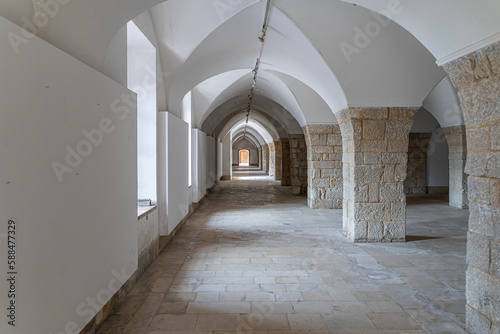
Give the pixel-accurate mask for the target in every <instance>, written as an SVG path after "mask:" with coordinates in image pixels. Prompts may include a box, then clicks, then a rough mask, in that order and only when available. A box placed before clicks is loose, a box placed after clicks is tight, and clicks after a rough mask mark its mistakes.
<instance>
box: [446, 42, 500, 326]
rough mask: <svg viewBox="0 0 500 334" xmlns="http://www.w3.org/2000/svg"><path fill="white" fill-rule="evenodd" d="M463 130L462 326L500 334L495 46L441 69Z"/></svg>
mask: <svg viewBox="0 0 500 334" xmlns="http://www.w3.org/2000/svg"><path fill="white" fill-rule="evenodd" d="M443 67H444V69H445V71H446V72H447V73H448V76H449V77H450V79H451V81H452V82H453V84H454V85H455V87H456V88H457V93H458V97H459V99H460V104H461V106H462V111H463V113H464V120H465V124H466V126H467V132H466V134H467V164H466V168H465V172H466V173H467V174H469V180H468V192H469V207H470V218H469V234H468V241H467V264H468V265H469V266H468V269H467V287H466V296H467V303H466V326H467V330H468V331H469V332H470V333H499V332H500V42H497V43H495V44H492V45H489V46H487V47H485V48H483V49H481V50H478V51H476V52H473V53H471V54H468V55H466V56H464V57H461V58H459V59H457V60H453V61H451V62H449V63H447V64H445V65H444V66H443Z"/></svg>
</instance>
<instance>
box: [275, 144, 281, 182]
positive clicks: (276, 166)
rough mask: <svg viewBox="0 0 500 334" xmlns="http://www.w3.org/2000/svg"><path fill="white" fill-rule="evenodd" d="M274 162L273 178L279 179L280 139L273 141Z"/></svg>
mask: <svg viewBox="0 0 500 334" xmlns="http://www.w3.org/2000/svg"><path fill="white" fill-rule="evenodd" d="M274 154H275V157H274V163H275V174H274V176H275V179H276V181H279V180H281V177H282V169H283V165H282V164H283V161H282V151H281V140H278V141H275V142H274Z"/></svg>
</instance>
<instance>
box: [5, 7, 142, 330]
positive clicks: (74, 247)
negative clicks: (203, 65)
mask: <svg viewBox="0 0 500 334" xmlns="http://www.w3.org/2000/svg"><path fill="white" fill-rule="evenodd" d="M12 33H15V34H18V35H19V36H21V30H20V29H19V28H18V27H17V26H15V25H13V24H11V23H10V22H9V21H7V20H5V19H4V18H2V17H0V59H1V61H0V77H1V78H11V80H0V101H1V105H2V108H1V109H0V143H1V144H0V156H1V159H0V170H1V173H0V235H3V234H4V233H6V229H7V221H8V219H15V220H16V221H17V223H18V229H17V238H16V239H17V258H18V262H17V268H16V270H17V272H18V295H17V304H18V322H17V324H16V327H15V328H14V327H11V326H8V325H7V321H6V320H7V318H6V317H5V313H6V310H5V305H7V294H6V293H5V291H7V287H6V280H5V277H6V269H7V267H6V262H5V260H6V256H5V254H7V242H6V241H5V239H2V238H0V241H1V243H0V254H1V257H2V259H1V260H0V264H1V266H0V276H1V277H2V279H1V280H0V291H1V292H2V293H0V305H2V307H1V309H2V311H1V318H0V333H2V334H11V333H16V334H19V333H42V334H45V333H61V332H64V333H67V332H68V333H69V332H75V333H78V332H79V329H81V328H82V327H83V326H84V325H86V324H87V322H88V321H89V320H90V319H91V318H92V317H93V316H94V315H95V310H94V309H93V308H92V307H90V306H89V304H88V300H89V299H91V298H94V299H96V303H97V305H98V306H99V307H102V306H103V305H104V304H105V303H106V302H107V301H108V299H109V297H110V296H111V295H112V294H113V293H115V292H116V291H117V289H118V288H119V287H120V286H121V283H120V282H123V281H125V280H126V279H128V278H129V277H130V275H131V274H132V273H133V272H134V271H135V270H136V269H137V254H138V250H137V234H138V232H137V229H138V227H137V202H136V191H137V183H136V173H137V167H136V166H137V152H136V127H135V122H134V118H135V108H133V107H127V106H126V105H125V104H124V103H123V102H122V101H121V96H128V97H133V93H131V92H129V91H128V90H127V89H126V88H125V87H123V86H121V85H119V84H117V83H116V82H115V81H114V80H112V79H109V78H107V77H105V76H104V75H102V74H101V73H98V72H97V71H95V70H93V69H91V68H90V67H88V66H86V65H84V64H83V63H81V62H79V61H78V60H76V59H74V58H72V57H71V56H69V55H67V54H66V53H64V52H62V51H61V50H59V49H57V48H55V47H53V46H51V45H49V44H47V43H45V42H44V41H42V40H40V39H38V38H36V37H33V38H31V39H30V40H29V42H28V43H26V44H24V45H23V48H22V49H21V50H20V51H19V53H17V54H16V53H15V52H13V49H12V48H11V46H10V43H9V41H8V39H7V37H8V34H12ZM113 107H114V108H113ZM120 116H123V119H120ZM106 119H107V120H106ZM105 123H108V125H107V126H104V127H103V126H102V124H105ZM100 124H101V128H103V129H108V130H107V132H109V133H105V134H104V135H103V138H102V140H99V139H100V138H99V136H96V137H95V143H97V144H95V145H94V144H92V146H91V147H92V151H91V152H90V149H88V147H87V152H86V154H85V155H86V156H84V157H83V158H82V159H81V161H78V160H77V159H75V160H74V161H73V162H74V164H72V165H73V166H74V167H71V169H72V170H71V171H69V170H68V172H67V173H64V174H62V176H61V177H62V180H61V181H62V182H60V181H59V180H58V178H57V177H56V174H55V172H54V170H53V167H52V164H53V163H54V162H59V163H61V165H62V164H65V165H66V164H67V162H66V161H65V160H66V156H67V148H68V147H71V148H72V149H76V148H77V147H78V146H79V147H80V149H81V150H80V151H81V152H84V151H85V149H83V150H82V148H83V146H84V145H86V144H82V143H84V142H85V141H87V142H89V141H88V139H87V138H86V137H85V136H84V134H83V133H82V131H83V130H88V131H91V130H95V129H99V128H100ZM111 129H112V130H111ZM95 133H97V132H95ZM87 153H89V154H87Z"/></svg>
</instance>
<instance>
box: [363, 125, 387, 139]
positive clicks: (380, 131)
mask: <svg viewBox="0 0 500 334" xmlns="http://www.w3.org/2000/svg"><path fill="white" fill-rule="evenodd" d="M386 123H387V122H386V121H385V120H363V139H375V140H383V139H385V125H386Z"/></svg>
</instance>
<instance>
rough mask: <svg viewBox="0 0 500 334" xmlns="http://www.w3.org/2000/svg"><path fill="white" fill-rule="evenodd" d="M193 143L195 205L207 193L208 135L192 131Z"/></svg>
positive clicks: (195, 130) (196, 130)
mask: <svg viewBox="0 0 500 334" xmlns="http://www.w3.org/2000/svg"><path fill="white" fill-rule="evenodd" d="M191 131H192V136H193V137H192V138H193V139H192V143H193V150H192V152H193V160H192V161H193V203H198V202H199V201H200V200H201V199H202V198H203V197H204V196H205V194H206V192H207V155H206V150H207V138H206V137H207V135H206V134H205V133H204V132H202V131H200V130H198V129H192V130H191Z"/></svg>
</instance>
